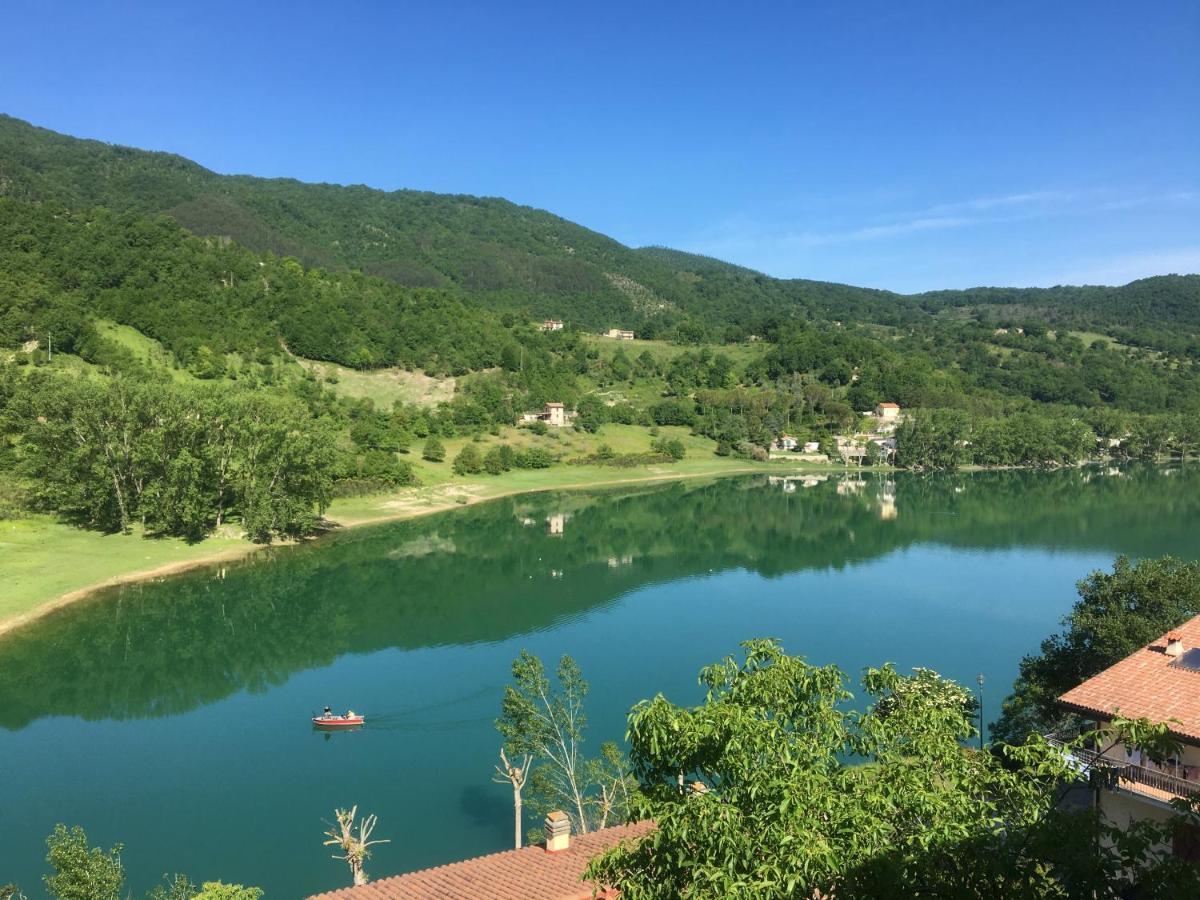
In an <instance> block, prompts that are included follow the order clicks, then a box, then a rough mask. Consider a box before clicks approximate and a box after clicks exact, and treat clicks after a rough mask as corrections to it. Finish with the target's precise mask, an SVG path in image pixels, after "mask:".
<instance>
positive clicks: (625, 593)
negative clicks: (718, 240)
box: [0, 467, 1200, 897]
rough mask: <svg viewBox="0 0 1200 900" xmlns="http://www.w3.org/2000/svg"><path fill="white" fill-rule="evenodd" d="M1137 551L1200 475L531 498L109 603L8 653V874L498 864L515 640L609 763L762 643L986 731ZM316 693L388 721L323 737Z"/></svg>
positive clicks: (340, 878)
mask: <svg viewBox="0 0 1200 900" xmlns="http://www.w3.org/2000/svg"><path fill="white" fill-rule="evenodd" d="M560 530H561V533H556V532H559V531H560ZM1119 553H1124V554H1128V555H1130V556H1134V557H1139V556H1158V555H1162V554H1167V553H1171V554H1175V555H1179V556H1185V557H1190V558H1196V557H1200V469H1184V470H1182V471H1178V470H1175V471H1173V470H1170V469H1161V468H1149V467H1146V468H1134V469H1129V470H1126V471H1124V472H1120V473H1117V472H1115V471H1112V472H1111V473H1110V472H1109V471H1108V470H1103V469H1096V468H1089V469H1084V470H1076V469H1072V470H1066V471H1057V472H984V473H974V474H957V475H935V476H924V477H921V476H910V475H898V476H894V477H890V478H883V477H877V476H871V475H867V476H863V477H862V478H852V479H844V480H842V479H838V478H827V479H816V480H810V482H808V483H806V482H804V481H794V482H791V483H782V482H779V481H772V480H769V479H768V478H767V477H765V476H754V477H745V478H732V479H721V480H715V481H711V482H707V483H695V482H690V483H684V482H680V483H673V484H661V485H656V486H651V487H639V488H636V489H620V490H609V491H597V492H587V493H576V492H572V493H549V494H538V495H529V496H525V497H517V498H512V499H508V500H501V501H496V502H493V503H490V504H485V505H481V506H478V507H472V508H469V509H463V510H458V511H455V512H452V513H447V514H444V515H440V516H436V517H431V518H427V519H423V520H419V521H414V522H407V523H399V524H395V525H388V526H380V527H375V528H370V529H362V530H355V531H351V532H347V533H344V534H341V535H336V536H333V537H331V538H329V539H323V540H322V541H319V542H317V543H315V544H313V545H309V546H305V547H301V548H296V549H285V550H278V551H272V552H270V553H269V554H267V555H265V556H264V557H263V558H260V559H256V560H253V561H248V562H244V563H241V564H237V565H232V566H225V567H222V568H213V569H207V570H200V571H197V572H195V573H191V574H188V575H185V576H180V577H176V578H172V579H167V580H163V581H160V582H156V583H150V584H145V585H138V586H131V587H126V588H123V589H119V590H114V591H111V592H109V593H108V594H106V595H104V596H102V597H99V598H97V599H95V600H92V601H88V602H86V603H83V604H79V605H77V606H75V607H73V608H70V609H66V610H63V611H61V612H60V613H57V614H55V615H53V616H52V617H49V618H47V619H45V620H43V621H42V622H40V623H37V624H36V625H34V626H32V627H29V628H27V629H25V630H23V631H21V632H18V633H16V634H15V635H13V636H11V637H10V638H8V639H6V640H3V641H0V777H2V778H3V784H4V804H3V808H4V814H3V815H2V816H0V848H2V849H0V883H3V882H5V881H8V880H15V881H17V882H19V883H20V884H21V885H23V886H24V888H25V890H26V892H27V893H28V894H29V895H30V896H31V897H40V896H42V894H43V891H42V887H41V876H42V874H43V873H44V871H45V864H44V856H45V847H44V843H43V841H44V838H45V836H46V835H47V834H48V833H49V832H50V831H51V830H52V828H53V826H54V823H55V822H59V821H62V822H66V823H70V824H80V825H83V826H84V827H85V828H86V829H87V831H88V835H89V837H90V838H91V839H92V842H93V843H96V844H99V843H103V844H105V845H108V844H111V843H114V842H117V841H121V842H123V843H124V844H125V847H126V849H125V852H124V861H125V865H126V868H127V870H128V873H129V886H130V887H131V888H133V889H134V890H135V891H136V892H138V893H142V892H144V891H145V890H147V889H148V888H149V887H150V886H151V885H152V884H153V883H154V882H155V881H157V880H158V879H159V878H160V877H161V875H162V874H163V873H164V872H186V873H187V874H188V875H189V876H191V878H192V879H193V880H194V881H196V882H199V881H201V880H211V879H216V878H220V879H223V880H225V881H234V882H242V883H246V884H257V885H260V886H262V887H264V888H266V889H267V893H268V896H270V897H297V896H303V895H306V894H310V893H314V892H316V891H319V890H326V889H329V888H333V887H338V886H341V885H343V884H345V883H346V880H347V872H346V869H345V866H344V864H343V863H341V862H337V861H334V860H332V859H330V858H329V854H328V852H327V849H326V848H324V847H322V846H321V839H322V831H323V830H324V828H325V827H326V826H325V823H326V821H327V820H329V819H331V818H332V813H333V810H334V808H335V807H337V806H349V805H351V804H355V803H357V804H358V805H359V808H360V810H364V811H369V812H374V813H377V814H378V815H379V825H378V828H377V831H376V834H377V836H379V837H386V838H390V839H391V840H392V843H391V844H387V845H383V846H381V847H378V848H377V851H376V854H375V857H374V858H373V859H372V860H371V862H370V864H369V865H368V871H369V872H370V873H371V874H372V875H374V876H376V877H380V876H384V875H388V874H394V873H398V872H402V871H407V870H410V869H413V868H417V867H421V866H428V865H435V864H438V863H443V862H447V861H450V860H453V859H458V858H462V857H465V856H469V855H475V854H479V853H485V852H490V851H494V850H499V849H504V848H505V847H506V846H507V845H508V843H509V841H510V840H511V821H512V819H511V815H512V814H511V806H510V805H509V804H510V798H511V793H510V791H509V790H508V789H507V788H505V787H504V786H501V785H496V784H493V783H492V782H491V780H490V776H491V773H492V766H493V764H494V762H495V760H496V753H497V749H498V747H499V739H498V737H497V734H496V732H495V729H494V727H493V720H494V719H495V717H496V715H497V713H498V710H499V701H500V694H501V691H502V689H503V686H504V684H505V683H506V681H507V680H508V675H509V671H508V670H509V665H510V664H511V661H512V659H513V657H514V656H515V655H516V654H517V652H518V651H519V650H521V649H522V648H526V649H528V650H530V651H532V652H534V653H537V654H540V655H542V656H543V657H544V658H546V659H547V660H553V659H557V657H558V656H559V655H560V654H562V653H570V654H571V655H572V656H574V657H575V658H576V659H577V660H578V662H579V663H580V665H581V666H582V667H583V670H584V674H585V676H586V677H587V678H588V679H589V680H590V682H591V684H592V693H591V697H590V698H589V706H588V713H589V719H590V735H591V739H592V746H593V748H594V747H596V746H598V744H599V742H600V741H601V740H603V739H608V738H618V739H619V738H620V737H621V736H622V735H623V733H624V720H625V714H626V713H627V712H628V709H629V707H630V706H631V705H632V704H633V703H634V702H636V701H637V700H638V699H641V698H643V697H647V696H650V695H652V694H654V693H655V692H657V691H663V692H664V693H665V694H667V696H669V697H671V698H672V699H675V700H678V701H681V702H689V701H692V700H695V699H698V697H699V689H698V688H697V686H696V674H697V672H698V670H699V669H700V667H701V666H703V665H705V664H707V663H710V662H712V661H714V660H717V659H719V658H720V657H722V656H724V655H726V654H729V653H736V652H737V651H738V642H739V641H740V640H743V639H746V638H750V637H761V636H770V637H777V638H779V639H781V640H782V641H783V643H784V645H785V647H786V649H787V650H789V651H790V652H793V653H799V654H804V655H806V656H807V657H808V658H809V659H810V660H812V661H813V662H816V663H821V664H825V663H836V664H838V665H839V666H841V667H842V668H843V669H844V670H845V671H846V672H848V673H850V674H851V675H854V676H856V675H857V673H858V672H859V671H860V670H861V669H862V668H863V667H865V666H868V665H877V664H880V663H883V662H886V661H891V662H894V663H896V664H897V665H898V666H900V667H901V668H908V667H912V666H928V667H931V668H934V669H936V670H938V671H939V672H941V673H943V674H945V675H947V676H950V677H953V678H956V679H959V680H961V681H963V682H964V683H967V684H970V685H971V686H974V680H975V676H976V674H977V673H979V672H982V673H983V674H984V675H985V677H986V685H985V695H984V703H985V712H986V714H987V716H988V717H989V718H993V717H994V714H995V712H996V711H997V708H998V704H999V701H1000V699H1001V697H1002V696H1003V694H1004V693H1006V692H1007V689H1008V687H1009V686H1010V685H1011V682H1012V679H1013V677H1014V675H1015V674H1016V668H1017V663H1018V661H1019V659H1020V657H1021V656H1022V654H1025V653H1029V652H1032V651H1035V650H1036V649H1037V646H1038V644H1039V642H1040V641H1041V640H1042V639H1043V638H1044V637H1046V636H1047V635H1048V634H1050V633H1051V632H1052V631H1054V630H1055V629H1056V627H1057V622H1058V620H1059V618H1060V617H1061V616H1062V615H1063V613H1065V612H1066V611H1067V610H1068V609H1069V608H1070V605H1071V603H1072V602H1073V601H1074V599H1075V590H1074V584H1075V582H1076V581H1077V580H1079V579H1080V578H1082V577H1084V576H1085V575H1086V574H1088V573H1089V572H1090V571H1092V570H1094V569H1097V568H1108V567H1109V566H1110V565H1111V563H1112V559H1113V557H1114V556H1115V555H1117V554H1119ZM326 703H328V704H330V705H332V706H333V707H334V708H337V709H341V708H345V707H353V708H354V709H355V710H358V711H362V712H365V713H366V714H367V715H368V717H369V724H368V727H367V728H365V729H364V730H362V731H360V732H355V733H350V734H335V735H324V734H319V733H314V732H313V731H312V729H311V727H310V725H309V721H308V717H309V715H310V714H311V713H312V712H313V711H315V710H317V709H319V708H320V707H321V706H323V705H325V704H326Z"/></svg>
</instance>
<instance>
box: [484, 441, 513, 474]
mask: <svg viewBox="0 0 1200 900" xmlns="http://www.w3.org/2000/svg"><path fill="white" fill-rule="evenodd" d="M510 452H511V451H510ZM508 468H509V466H508V465H506V464H505V453H504V448H503V447H502V446H501V445H499V444H497V445H496V446H495V447H492V448H491V449H490V450H488V452H487V453H485V454H484V455H483V470H484V471H485V472H487V473H488V474H489V475H502V474H504V472H505V470H506V469H508Z"/></svg>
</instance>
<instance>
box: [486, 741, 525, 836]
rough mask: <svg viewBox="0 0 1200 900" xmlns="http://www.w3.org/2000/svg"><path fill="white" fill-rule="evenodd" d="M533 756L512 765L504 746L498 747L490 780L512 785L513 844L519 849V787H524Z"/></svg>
mask: <svg viewBox="0 0 1200 900" xmlns="http://www.w3.org/2000/svg"><path fill="white" fill-rule="evenodd" d="M532 759H533V757H531V756H528V755H527V756H526V757H525V758H524V759H523V760H521V765H519V766H514V765H513V764H512V763H510V762H509V761H508V754H506V753H505V752H504V748H503V747H501V748H500V763H501V764H500V765H498V766H496V774H495V775H494V776H492V781H494V782H496V783H497V784H503V783H504V782H506V781H507V782H508V783H509V784H511V785H512V790H513V846H514V848H515V849H517V850H520V849H521V807H522V803H521V789H522V788H523V787H525V781H526V779H528V778H529V763H530V762H531V760H532Z"/></svg>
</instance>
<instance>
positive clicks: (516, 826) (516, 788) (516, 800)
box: [513, 781, 521, 850]
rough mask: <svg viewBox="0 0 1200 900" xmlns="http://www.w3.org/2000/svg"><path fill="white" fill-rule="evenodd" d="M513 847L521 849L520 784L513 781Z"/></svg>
mask: <svg viewBox="0 0 1200 900" xmlns="http://www.w3.org/2000/svg"><path fill="white" fill-rule="evenodd" d="M513 847H514V848H515V849H517V850H520V849H521V786H520V785H519V784H517V782H515V781H514V782H513Z"/></svg>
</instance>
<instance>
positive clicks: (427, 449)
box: [421, 435, 446, 462]
mask: <svg viewBox="0 0 1200 900" xmlns="http://www.w3.org/2000/svg"><path fill="white" fill-rule="evenodd" d="M421 458H422V459H424V460H426V461H428V462H441V461H442V460H444V459H445V458H446V448H445V446H444V445H443V444H442V442H441V441H439V440H438V439H437V438H436V437H434V436H433V435H430V436H429V437H428V438H427V439H426V440H425V446H424V447H423V448H422V450H421Z"/></svg>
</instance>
